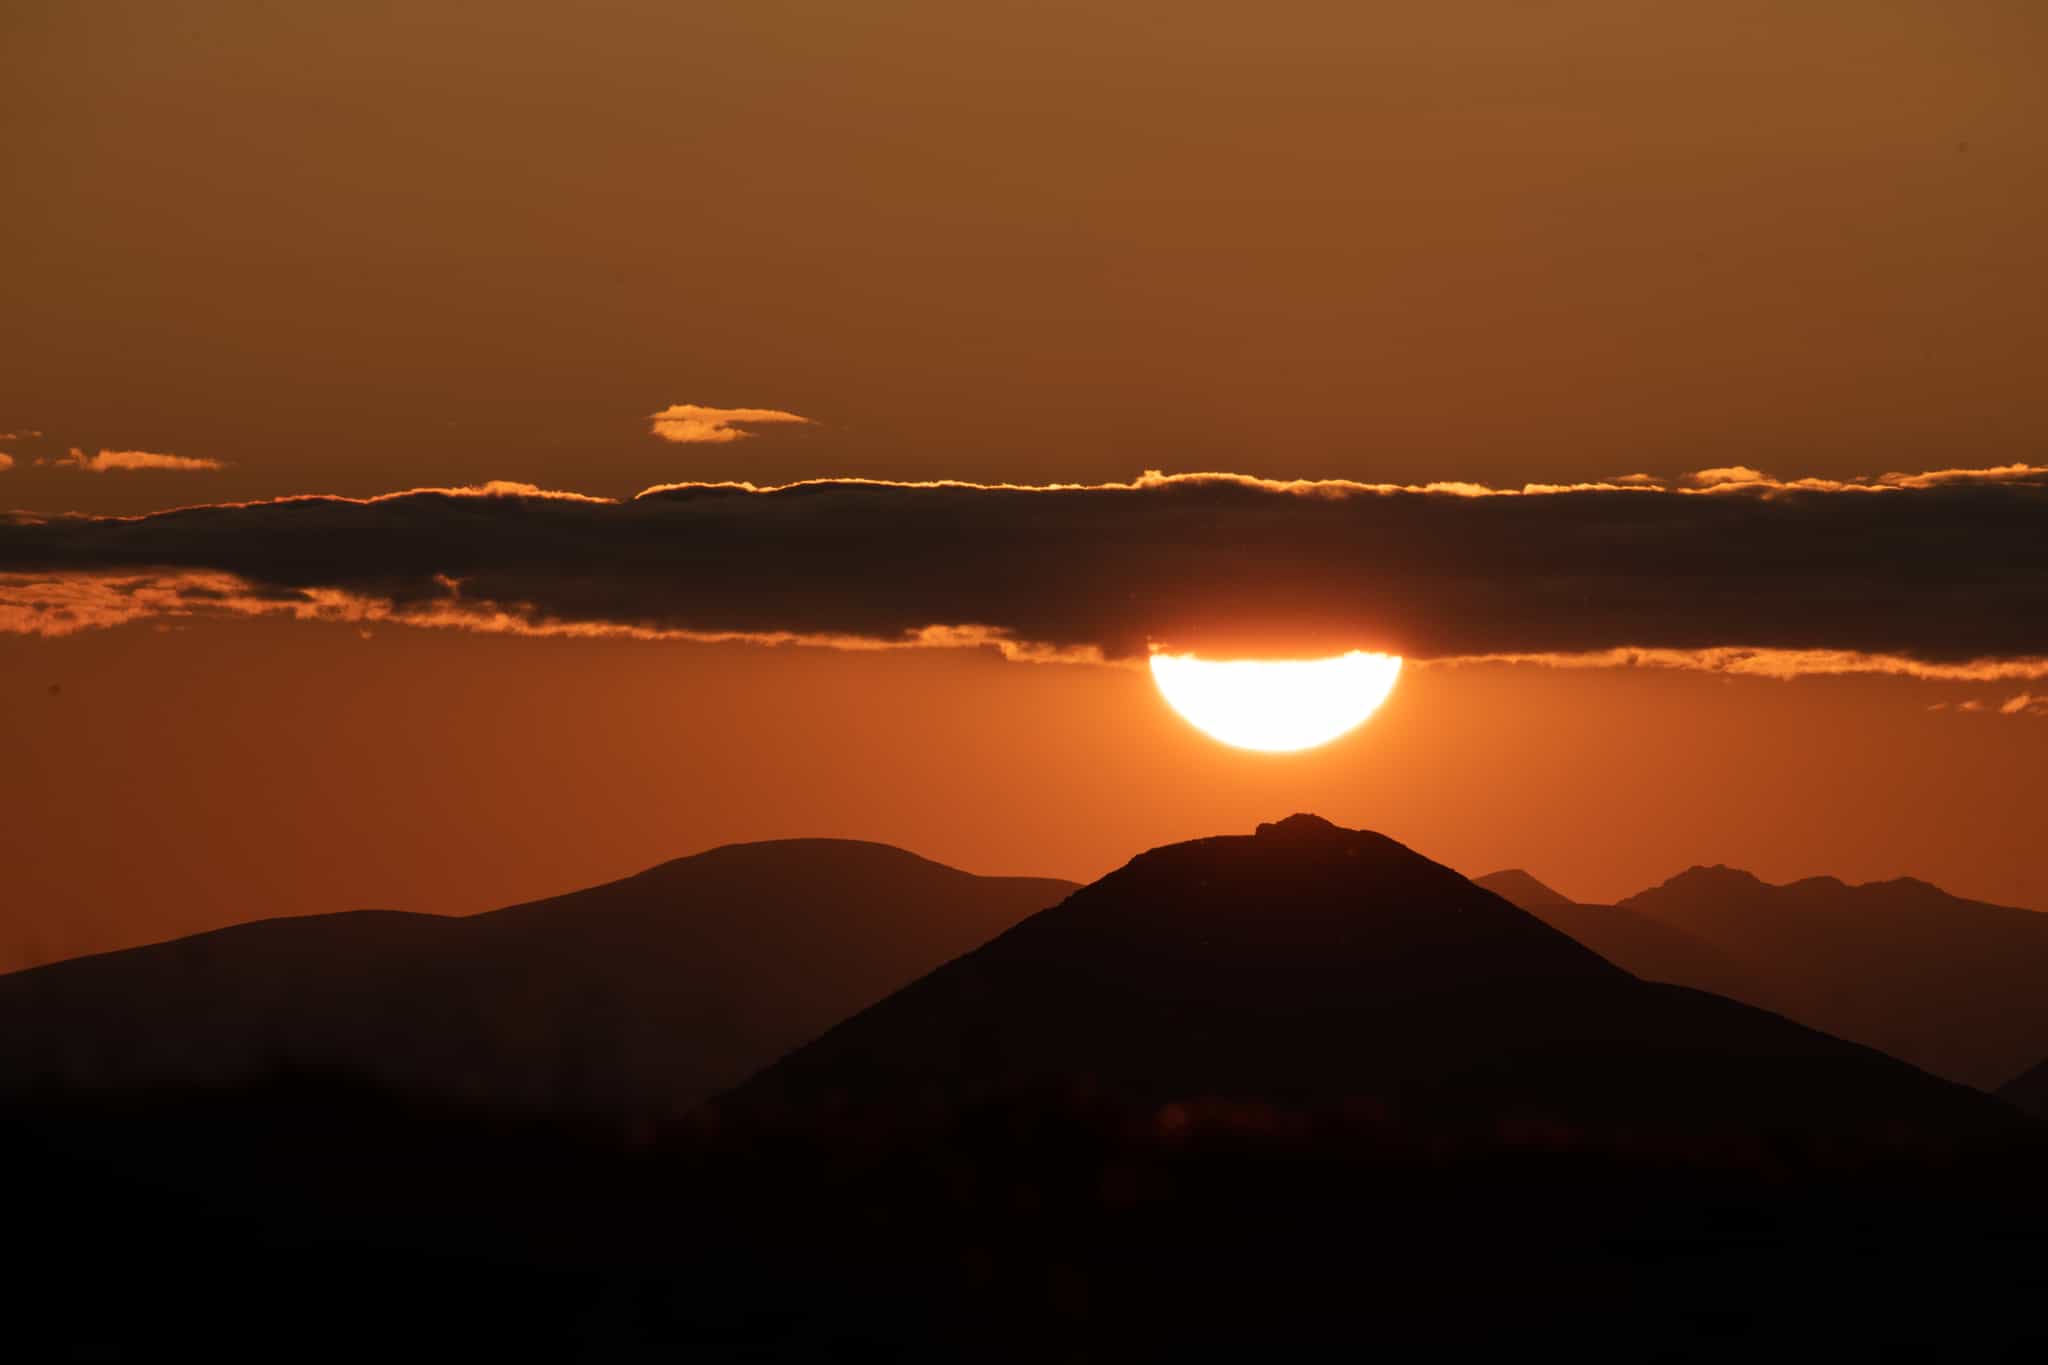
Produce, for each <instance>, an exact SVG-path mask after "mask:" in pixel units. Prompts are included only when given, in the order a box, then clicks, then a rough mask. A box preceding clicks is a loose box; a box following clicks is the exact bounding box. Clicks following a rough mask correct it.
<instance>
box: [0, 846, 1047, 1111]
mask: <svg viewBox="0 0 2048 1365" xmlns="http://www.w3.org/2000/svg"><path fill="white" fill-rule="evenodd" d="M1072 889H1073V885H1072V884H1071V883H1068V882H1062V881H1056V880H1050V879H1042V878H1028V877H977V876H973V875H970V874H968V873H965V872H961V871H958V870H956V869H954V868H950V867H946V866H943V865H941V864H939V863H934V862H930V861H928V860H926V859H924V858H920V857H917V856H916V855H914V854H911V853H906V852H904V851H903V850H901V849H898V848H892V847H889V846H888V845H884V844H874V843H861V842H854V841H848V840H836V839H789V840H777V841H773V842H768V843H753V844H734V845H729V846H726V847H723V848H717V849H713V850H711V851H709V852H706V853H701V854H698V855H696V856H694V857H689V858H681V859H677V860H675V861H673V862H668V863H664V864H662V865H660V866H658V867H654V868H651V869H649V870H648V871H645V872H642V873H640V874H639V875H637V876H633V877H628V878H625V879H624V880H622V881H616V882H611V883H609V884H607V885H603V886H598V887H593V888H590V889H588V890H584V891H577V892H574V893H571V894H569V895H564V896H556V897H553V898H551V899H548V900H541V901H534V902H532V903H529V904H524V905H516V906H512V907H510V908H507V909H503V910H497V911H492V912H490V913H487V914H482V915H475V916H469V917H461V918H457V917H448V916H438V915H419V914H403V913H399V912H395V911H388V910H386V911H379V910H365V911H353V912H348V913H343V914H332V915H317V916H311V917H306V918H291V919H274V920H264V921H259V922H255V923H249V924H242V925H237V926H235V927H232V928H227V929H221V930H217V931H215V932H212V933H206V934H198V935H194V936H192V937H190V938H183V939H177V940H174V941H172V942H168V943H161V944H154V945H151V946H148V947H142V948H133V949H128V950H125V951H121V952H114V953H107V954H102V955H99V956H94V957H86V958H78V959H74V960H71V961H68V962H59V963H54V964H50V965H47V966H42V967H36V968H32V969H30V970H28V971H23V972H17V973H14V974H12V975H9V976H5V977H0V1092H5V1091H13V1092H16V1093H19V1092H21V1091H24V1090H27V1089H31V1088H56V1089H59V1090H72V1091H80V1090H82V1091H88V1092H109V1091H140V1090H160V1091H174V1090H179V1089H190V1088H193V1087H208V1086H212V1087H223V1086H232V1085H237V1084H241V1083H243V1082H246V1081H248V1080H250V1079H251V1078H258V1077H261V1076H263V1075H265V1074H268V1073H273V1072H280V1071H282V1072H294V1071H322V1072H325V1071H332V1072H346V1073H350V1074H352V1075H355V1076H357V1077H360V1078H362V1079H364V1080H368V1081H370V1082H373V1083H376V1084H380V1085H383V1086H387V1087H390V1088H392V1089H395V1090H398V1091H400V1092H403V1093H408V1094H413V1095H419V1096H425V1097H430V1098H433V1099H437V1100H455V1101H461V1102H466V1103H470V1104H474V1105H478V1106H482V1107H508V1108H522V1109H531V1108H539V1109H544V1110H562V1111H579V1110H594V1111H632V1112H657V1113H666V1112H674V1111H677V1110H680V1109H683V1108H687V1107H689V1106H691V1105H693V1104H695V1103H696V1102H697V1101H699V1100H701V1099H702V1098H704V1097H705V1096H707V1095H710V1094H713V1093H716V1092H717V1091H719V1090H721V1089H724V1088H726V1087H728V1086H730V1085H732V1084H734V1083H735V1082H737V1081H739V1080H741V1079H742V1078H744V1077H745V1076H746V1075H747V1074H749V1073H750V1072H751V1071H753V1070H755V1069H756V1068H758V1067H760V1066H762V1065H764V1064H766V1063H767V1062H769V1061H772V1060H773V1059H774V1058H776V1057H777V1056H779V1055H781V1054H782V1053H783V1052H785V1051H787V1050H788V1049H790V1048H792V1047H794V1046H796V1045H797V1044H799V1043H801V1042H803V1041H805V1040H806V1039H808V1038H811V1037H814V1036H815V1035H816V1034H818V1033H819V1032H820V1031H821V1030H823V1029H825V1028H827V1027H829V1026H830V1025H831V1024H833V1023H834V1022H836V1021H838V1020H839V1019H842V1018H844V1017H845V1016H846V1015H847V1014H849V1013H851V1012H853V1011H854V1010H857V1009H859V1008H861V1007H862V1006H864V1005H867V1004H870V1003H872V1002H873V1001H875V1000H877V999H879V998H880V997H881V996H882V995H884V994H885V993H887V992H888V991H889V990H891V989H893V988H895V987H897V986H899V985H901V984H902V983H903V982H905V981H908V980H911V979H913V978H915V977H916V976H917V975H918V974H919V973H921V972H925V971H929V970H930V969H931V968H933V967H935V966H937V965H939V964H940V963H942V962H944V961H946V960H947V959H949V958H951V957H954V956H956V955H957V954H959V953H962V952H965V951H966V950H968V949H970V948H972V947H974V946H976V945H977V944H979V943H982V942H984V941H986V940H987V939H988V938H989V937H991V936H992V935H994V934H996V933H999V932H1001V931H1002V930H1004V929H1006V928H1008V927H1009V926H1010V925H1012V924H1014V923H1016V922H1017V921H1018V920H1019V919H1021V918H1023V917H1024V916H1025V915H1028V914H1030V913H1031V912H1033V911H1035V910H1039V909H1043V908H1044V907H1045V906H1047V905H1050V904H1052V903H1053V902H1055V901H1057V900H1059V899H1061V898H1062V897H1064V896H1065V895H1066V894H1067V893H1068V892H1070V891H1071V890H1072Z"/></svg>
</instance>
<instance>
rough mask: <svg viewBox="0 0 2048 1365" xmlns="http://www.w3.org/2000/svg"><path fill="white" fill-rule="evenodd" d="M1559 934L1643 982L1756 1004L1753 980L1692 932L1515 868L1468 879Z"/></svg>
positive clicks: (1756, 997)
mask: <svg viewBox="0 0 2048 1365" xmlns="http://www.w3.org/2000/svg"><path fill="white" fill-rule="evenodd" d="M1473 885H1475V886H1483V887H1485V888H1486V889H1487V890H1489V891H1491V892H1493V893H1494V894H1495V895H1497V896H1499V897H1500V898H1501V899H1503V900H1505V901H1508V902H1510V903H1511V904H1514V905H1517V906H1519V907H1521V908H1522V909H1524V910H1527V911H1528V912H1529V913H1530V914H1532V915H1534V916H1535V917H1536V918H1537V919H1540V920H1542V921H1543V922H1544V923H1545V924H1547V925H1549V926H1550V927H1551V928H1553V929H1555V930H1557V931H1558V932H1559V933H1561V934H1569V935H1570V936H1571V937H1573V938H1575V939H1577V940H1578V941H1579V942H1580V943H1583V944H1585V945H1586V946H1587V947H1588V948H1591V949H1592V950H1593V951H1594V952H1596V953H1598V954H1600V956H1602V957H1604V958H1606V959H1607V960H1608V961H1609V962H1612V963H1613V964H1614V965H1615V966H1617V967H1620V968H1622V969H1623V970H1625V971H1628V972H1632V973H1634V974H1635V975H1637V976H1640V977H1642V978H1643V979H1644V980H1645V981H1666V982H1670V983H1671V984H1673V985H1677V986H1691V987H1692V988H1694V989H1695V990H1702V991H1712V992H1713V993H1714V994H1715V995H1725V996H1728V997H1729V998H1730V999H1733V1000H1740V1001H1742V1002H1744V1003H1745V1004H1751V1005H1755V1004H1761V1003H1762V1001H1761V999H1760V997H1761V996H1762V995H1763V992H1762V991H1761V990H1760V989H1759V988H1758V986H1757V982H1756V979H1755V977H1754V976H1752V975H1751V973H1750V972H1749V971H1747V970H1746V969H1745V968H1744V967H1743V966H1742V965H1741V964H1740V963H1738V962H1737V961H1736V960H1735V959H1734V958H1732V957H1730V956H1729V955H1728V954H1727V953H1724V952H1722V951H1721V950H1720V949H1719V948H1717V947H1715V946H1714V945H1713V944H1711V943H1709V942H1707V941H1706V940H1705V939H1703V938H1701V937H1700V936H1699V935H1697V934H1692V933H1688V932H1686V931H1685V930H1684V929H1681V928H1679V927H1677V926H1676V925H1671V924H1666V923H1664V922H1663V921H1662V920H1655V919H1652V918H1650V917H1649V916H1648V915H1642V914H1637V913H1636V912H1635V911H1633V910H1624V909H1621V908H1619V907H1616V906H1612V905H1582V904H1579V903H1578V902H1576V901H1570V900H1567V899H1565V898H1564V897H1563V896H1561V895H1559V894H1558V893H1557V892H1555V891H1553V890H1551V889H1550V888H1549V887H1547V886H1545V885H1544V884H1543V883H1542V882H1539V881H1537V880H1536V879H1535V878H1534V877H1532V876H1530V875H1529V874H1528V873H1526V872H1523V871H1522V870H1520V869H1519V868H1516V869H1511V870H1509V871H1506V872H1490V873H1488V874H1487V875H1486V876H1484V877H1477V878H1474V879H1473Z"/></svg>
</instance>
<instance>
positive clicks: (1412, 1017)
mask: <svg viewBox="0 0 2048 1365" xmlns="http://www.w3.org/2000/svg"><path fill="white" fill-rule="evenodd" d="M1048 1088H1049V1089H1053V1090H1064V1091H1079V1092H1083V1093H1093V1094H1098V1095H1106V1096H1109V1097H1112V1098H1114V1099H1116V1100H1118V1101H1119V1102H1125V1103H1132V1104H1137V1105H1140V1106H1144V1105H1151V1104H1166V1103H1172V1102H1178V1101H1194V1100H1199V1099H1202V1098H1205V1097H1216V1098H1221V1099H1224V1100H1229V1101H1256V1102H1262V1103H1274V1104H1279V1105H1283V1106H1302V1107H1311V1108H1313V1107H1317V1106H1351V1105H1356V1104H1360V1103H1365V1104H1369V1105H1378V1106H1385V1107H1386V1108H1387V1109H1389V1110H1390V1111H1391V1112H1395V1113H1398V1114H1401V1115H1403V1116H1405V1117H1419V1118H1421V1119H1423V1120H1424V1121H1430V1122H1434V1121H1437V1120H1441V1119H1449V1120H1452V1121H1457V1122H1465V1121H1476V1122H1480V1123H1490V1122H1497V1121H1500V1120H1503V1119H1509V1118H1515V1117H1527V1116H1537V1117H1542V1118H1545V1119H1555V1120H1559V1121H1563V1122H1567V1123H1572V1124H1593V1125H1596V1126H1603V1125H1604V1126H1613V1127H1621V1128H1633V1127H1641V1126H1645V1125H1647V1126H1650V1127H1667V1128H1675V1129H1680V1130H1684V1131H1712V1130H1747V1131H1757V1130H1766V1129H1772V1128H1779V1127H1784V1128H1791V1129H1798V1130H1802V1131H1843V1132H1860V1133H1877V1132H1901V1131H1913V1132H1922V1133H1928V1132H1934V1133H1945V1134H1955V1133H1962V1132H1972V1133H1982V1132H1989V1131H1994V1130H2000V1129H2003V1128H2005V1127H2006V1126H2008V1125H2011V1124H2016V1123H2017V1122H2018V1116H2017V1114H2016V1113H2015V1112H2014V1111H2012V1110H2010V1109H2009V1108H2007V1107H2006V1106H2004V1105H2001V1104H1999V1103H1997V1102H1996V1101H1993V1100H1991V1099H1990V1098H1989V1097H1987V1096H1984V1095H1981V1094H1978V1093H1976V1092H1973V1091H1970V1090H1968V1089H1966V1088H1964V1087H1961V1086H1956V1085H1953V1084H1950V1083H1948V1082H1946V1081H1942V1080H1938V1079H1936V1078H1934V1077H1931V1076H1928V1075H1926V1074H1924V1073H1922V1072H1919V1071H1916V1070H1914V1069H1913V1068H1912V1067H1910V1066H1907V1065H1905V1064H1904V1063H1902V1062H1898V1061H1896V1060H1894V1059H1892V1058H1889V1057H1885V1056H1882V1055H1880V1054H1878V1053H1876V1052H1874V1051H1872V1050H1870V1049H1867V1048H1863V1047H1859V1046H1856V1045H1855V1044H1852V1043H1846V1042H1842V1041H1840V1040H1837V1039H1835V1038H1830V1037H1827V1036H1825V1035H1823V1034H1820V1033H1817V1032H1814V1031H1812V1030H1810V1029H1806V1028H1802V1027H1800V1026H1799V1025H1796V1024H1793V1023H1791V1022H1789V1021H1787V1020H1784V1019H1780V1018H1778V1017H1776V1016H1774V1015H1771V1014H1768V1013H1765V1012H1763V1011H1760V1010H1756V1009H1752V1008H1750V1007H1747V1006H1744V1005H1740V1004H1737V1003H1735V1002H1733V1001H1729V1000H1725V999H1720V998H1717V997H1714V996H1710V995H1706V994H1703V993H1700V992H1697V991H1692V990H1688V989H1685V988H1682V987H1676V986H1667V985H1660V984H1655V983H1651V982H1646V981H1642V980H1639V979H1637V978H1636V977H1634V976H1631V975H1630V974H1628V973H1627V972H1625V971H1623V970H1621V969H1620V968H1618V967H1616V966H1615V965H1613V964H1612V963H1610V962H1608V961H1606V960H1604V959H1603V958H1601V957H1600V956H1599V955H1598V954H1596V953H1594V952H1593V951H1591V950H1590V949H1588V948H1585V947H1583V946H1581V945H1580V944H1578V943H1576V942H1574V941H1572V940H1571V939H1570V938H1569V937H1567V936H1566V935H1564V934H1563V933H1560V932H1558V931H1556V930H1554V929H1552V928H1550V927H1549V926H1547V925H1545V924H1543V923H1541V922H1540V921H1539V920H1537V919H1536V918H1535V917H1533V916H1532V915H1530V914H1528V913H1526V912H1524V911H1522V910H1520V909H1518V908H1516V907H1515V906H1513V905H1511V904H1509V903H1508V902H1507V901H1505V900H1503V899H1502V898H1500V897H1498V896H1496V895H1494V894H1492V893H1491V892H1489V891H1487V890H1485V889H1483V888H1481V887H1478V886H1475V885H1474V884H1472V883H1471V882H1468V881H1467V880H1466V879H1465V878H1463V877H1461V876H1459V875H1458V874H1457V873H1455V872H1453V871H1451V870H1450V869H1449V868H1446V867H1442V866H1440V865H1439V864H1436V863H1433V862H1431V861H1429V860H1428V859H1426V858H1423V857H1421V856H1420V855H1418V854H1416V853H1414V852H1412V851H1411V850H1409V849H1407V848H1404V847H1402V846H1401V845H1400V844H1398V843H1395V842H1394V841H1393V840H1391V839H1388V838H1385V837H1384V836H1382V835H1378V834H1373V833H1370V832H1366V831H1358V830H1347V829H1342V828H1339V827H1337V826H1335V825H1332V824H1330V823H1329V822H1327V821H1324V820H1321V819H1319V818H1317V817H1313V816H1305V815H1297V816H1293V817H1290V818H1289V819H1287V820H1283V821H1278V822H1275V823H1273V824H1267V825H1261V826H1260V827H1259V828H1258V830H1257V832H1256V833H1254V834H1252V835H1249V836H1223V837H1217V838H1211V839H1200V840H1194V841H1191V842H1188V843H1182V844H1174V845H1169V846H1167V847H1164V848H1157V849H1153V850H1151V851H1150V852H1148V853H1144V854H1141V855H1139V856H1138V857H1137V858H1134V859H1133V860H1132V861H1131V862H1130V863H1128V864H1126V865H1125V866H1124V867H1123V868H1122V869H1120V870H1119V871H1117V872H1114V873H1111V874H1110V875H1109V876H1107V877H1105V878H1103V879H1101V880H1100V881H1098V882H1095V883H1093V884H1091V885H1090V886H1088V887H1086V888H1084V889H1082V890H1081V891H1079V892H1077V893H1075V894H1074V895H1073V896H1071V897H1069V898H1068V899H1067V900H1065V901H1063V902H1062V903H1061V904H1059V905H1058V906H1056V907H1053V908H1051V909H1049V910H1046V911H1042V912H1040V913H1039V914H1037V915H1034V916H1032V917H1031V918H1029V919H1027V920H1025V921H1023V922H1022V923H1020V924H1018V925H1017V926H1016V927H1015V928H1013V929H1011V930H1009V931H1008V932H1006V933H1005V934H1003V935H1001V936H1000V937H998V938H996V939H994V940H993V941H991V942H990V943H988V944H986V945H984V946H983V947H981V948H978V949H976V950H975V951H974V952H972V953H969V954H967V955H966V956H964V957H961V958H959V959H957V960H955V961H953V962H950V963H948V964H946V965H945V966H944V967H941V968H939V969H938V970H936V971H934V972H932V973H931V974H929V975H928V976H926V977H924V978H923V979H921V980H919V981H917V982H915V983H913V984H911V985H909V986H906V987H905V988H903V989H902V990H900V991H898V992H896V993H895V994H893V995H891V996H889V997H888V998H886V999H884V1000H882V1001H881V1002H880V1003H878V1004H876V1005H874V1006H872V1007H870V1008H868V1009H867V1010H864V1011H863V1012H862V1013H860V1014H859V1015H856V1016H855V1017H853V1018H852V1019H850V1020H848V1021H846V1022H845V1023H843V1024H841V1025H839V1026H838V1027H837V1028H834V1029H833V1030H831V1031H830V1032H828V1033H826V1034H825V1035H824V1036H823V1037H821V1038H819V1039H818V1040H817V1041H815V1042H813V1043H810V1044H808V1045H806V1046H805V1047H802V1048H800V1049H798V1050H797V1051H795V1052H794V1053H792V1054H790V1055H789V1056H788V1057H785V1058H784V1059H782V1060H781V1061H780V1062H778V1063H776V1064H775V1065H774V1066H772V1067H770V1068H768V1069H767V1070H766V1071H765V1072H763V1073H762V1074H761V1075H759V1076H757V1077H755V1078H754V1079H753V1080H751V1081H749V1082H748V1083H747V1084H746V1085H744V1086H742V1087H740V1088H739V1089H738V1090H736V1091H735V1092H733V1093H732V1094H730V1095H728V1096H726V1097H725V1098H724V1099H722V1100H721V1101H720V1103H721V1106H723V1107H726V1108H728V1109H730V1110H731V1111H733V1112H735V1113H739V1114H748V1113H761V1114H777V1113H784V1114H787V1113H792V1112H794V1113H803V1112H806V1111H808V1110H813V1109H819V1108H827V1109H829V1108H830V1107H832V1106H834V1105H837V1104H841V1103H847V1102H851V1103H853V1104H855V1105H856V1106H859V1105H867V1106H879V1107H881V1108H882V1109H884V1110H886V1109H888V1108H889V1107H891V1106H897V1105H913V1106H914V1105H915V1104H918V1103H922V1102H927V1101H929V1100H931V1099H933V1098H938V1099H941V1100H943V1101H945V1102H949V1103H953V1104H971V1103H974V1102H977V1101H978V1100H980V1099H984V1098H996V1097H1001V1096H1003V1095H1005V1094H1014V1093H1032V1092H1037V1091H1043V1090H1046V1089H1048Z"/></svg>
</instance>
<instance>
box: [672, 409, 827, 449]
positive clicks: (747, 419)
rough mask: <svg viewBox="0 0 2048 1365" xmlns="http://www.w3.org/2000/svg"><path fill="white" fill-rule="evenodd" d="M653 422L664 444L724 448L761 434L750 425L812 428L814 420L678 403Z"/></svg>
mask: <svg viewBox="0 0 2048 1365" xmlns="http://www.w3.org/2000/svg"><path fill="white" fill-rule="evenodd" d="M648 419H649V420H650V421H651V422H652V423H653V425H652V426H651V427H649V428H648V431H649V433H650V434H651V435H655V436H659V437H660V438H661V439H662V440H664V441H675V442H678V443H679V444H685V445H724V444H725V443H727V442H729V441H738V440H743V439H745V438H746V437H748V436H753V435H757V434H758V433H756V432H752V431H747V430H745V428H746V427H749V426H764V425H771V424H774V423H795V424H796V425H799V426H809V425H810V424H811V419H810V418H808V417H799V416H797V414H795V413H793V412H783V411H781V410H780V409H777V408H707V407H704V406H702V405H701V404H697V403H674V404H671V405H670V406H668V407H665V408H663V409H662V410H661V411H660V412H653V413H649V414H648Z"/></svg>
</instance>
